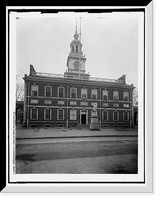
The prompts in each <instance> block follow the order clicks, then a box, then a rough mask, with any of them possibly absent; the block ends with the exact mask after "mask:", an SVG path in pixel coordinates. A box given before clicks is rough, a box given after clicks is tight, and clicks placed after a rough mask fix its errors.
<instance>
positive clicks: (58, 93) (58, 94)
mask: <svg viewBox="0 0 160 200" xmlns="http://www.w3.org/2000/svg"><path fill="white" fill-rule="evenodd" d="M60 88H63V97H60V96H59V89H60ZM57 96H58V97H59V98H64V97H65V88H64V87H62V86H59V87H58V95H57Z"/></svg>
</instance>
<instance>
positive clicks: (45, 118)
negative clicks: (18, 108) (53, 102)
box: [44, 108, 52, 120]
mask: <svg viewBox="0 0 160 200" xmlns="http://www.w3.org/2000/svg"><path fill="white" fill-rule="evenodd" d="M46 110H50V119H46ZM51 119H52V109H50V108H45V109H44V120H51Z"/></svg>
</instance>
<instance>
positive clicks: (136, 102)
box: [133, 88, 138, 106]
mask: <svg viewBox="0 0 160 200" xmlns="http://www.w3.org/2000/svg"><path fill="white" fill-rule="evenodd" d="M133 104H134V105H136V106H137V105H138V90H137V88H135V89H134V90H133Z"/></svg>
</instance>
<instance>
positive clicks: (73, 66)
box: [65, 21, 90, 79]
mask: <svg viewBox="0 0 160 200" xmlns="http://www.w3.org/2000/svg"><path fill="white" fill-rule="evenodd" d="M80 36H81V30H80ZM80 40H81V37H80ZM80 40H79V35H78V33H77V21H76V27H75V34H74V39H73V40H72V42H71V43H70V53H69V56H68V58H67V68H68V70H67V72H65V76H67V77H68V76H70V77H71V76H72V75H75V76H79V78H80V79H81V77H85V79H89V76H90V75H89V74H86V73H85V72H86V70H85V61H86V58H85V55H83V52H82V43H81V41H80Z"/></svg>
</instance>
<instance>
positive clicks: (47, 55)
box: [8, 8, 146, 190]
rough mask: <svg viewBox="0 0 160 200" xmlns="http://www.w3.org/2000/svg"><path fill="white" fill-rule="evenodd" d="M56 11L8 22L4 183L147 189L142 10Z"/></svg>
mask: <svg viewBox="0 0 160 200" xmlns="http://www.w3.org/2000/svg"><path fill="white" fill-rule="evenodd" d="M56 9H57V8H52V9H49V10H47V11H49V12H45V10H43V9H42V10H41V12H40V11H39V10H38V8H37V11H35V10H34V12H31V10H30V11H29V10H28V12H27V9H26V12H23V11H21V10H19V12H17V11H16V10H15V11H13V12H10V15H9V19H10V24H9V38H10V51H9V52H10V57H9V68H8V69H9V72H10V76H9V94H10V95H9V98H10V99H9V119H10V120H9V124H10V126H9V143H8V147H9V149H8V152H9V156H10V157H9V163H8V169H9V170H8V171H9V174H8V176H9V177H8V178H9V180H10V182H11V183H19V184H20V183H26V184H27V183H28V184H31V183H32V184H37V183H42V184H63V183H65V184H68V183H72V184H75V185H76V184H77V183H81V184H83V183H85V184H87V183H88V184H91V183H92V184H94V183H95V184H98V183H99V184H104V185H103V186H102V187H105V186H106V185H107V184H113V183H117V184H118V183H119V184H121V183H126V184H127V183H132V184H135V183H137V184H142V183H145V176H146V174H145V173H146V172H145V143H146V141H145V138H146V137H145V125H144V124H145V97H144V96H145V91H144V90H145V56H144V55H145V48H144V47H145V29H144V23H145V20H144V19H145V12H144V11H145V10H144V9H143V8H141V9H139V10H136V9H135V10H134V9H130V10H124V9H119V10H118V9H117V10H114V9H111V8H108V9H106V10H101V12H98V11H99V10H98V9H97V13H96V12H89V11H88V10H85V8H84V9H83V8H81V10H77V11H76V9H77V8H75V9H74V10H72V9H70V10H69V9H68V10H67V9H66V10H65V9H64V10H56ZM59 186H60V185H58V188H59ZM92 186H93V185H92ZM67 187H68V186H67ZM83 187H84V186H83ZM93 187H94V186H93ZM92 189H93V188H92ZM84 190H85V189H84ZM102 190H103V189H102Z"/></svg>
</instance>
